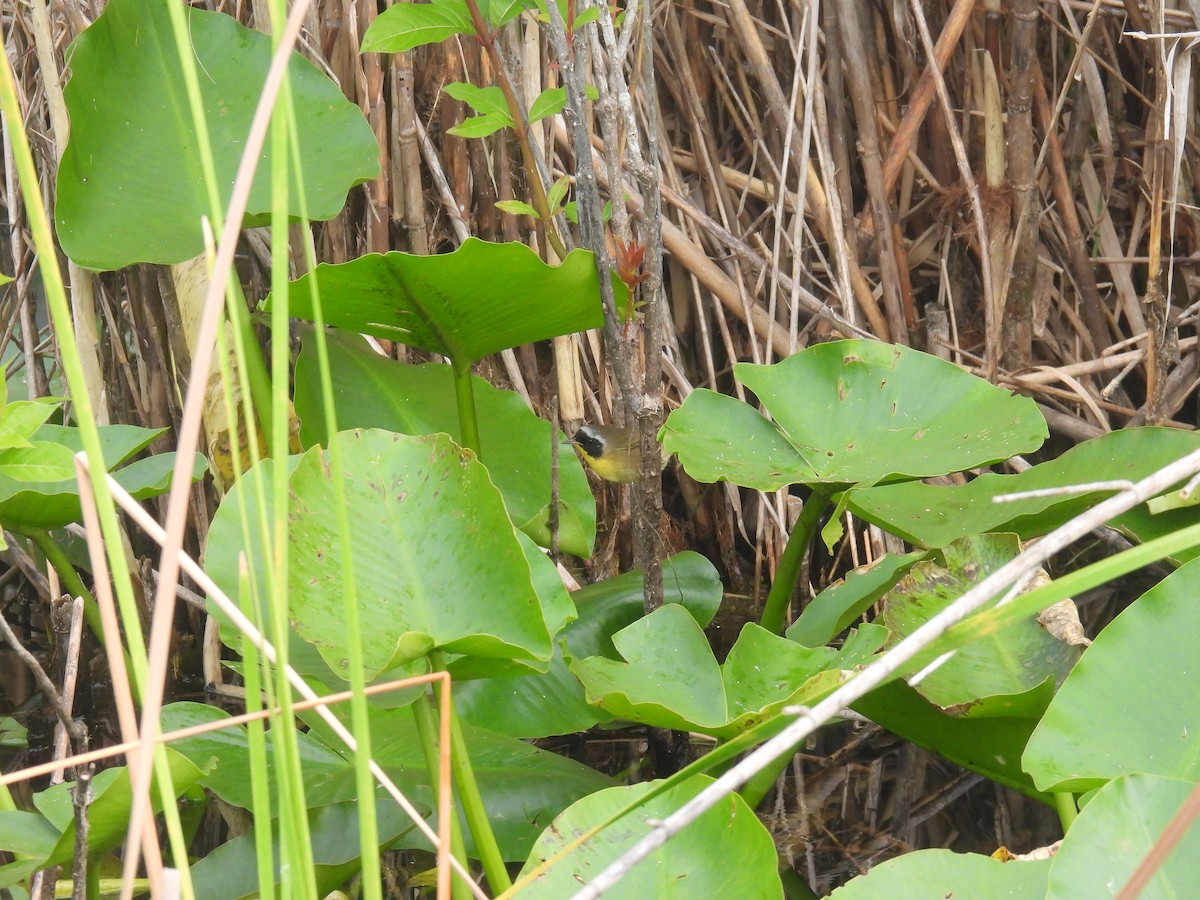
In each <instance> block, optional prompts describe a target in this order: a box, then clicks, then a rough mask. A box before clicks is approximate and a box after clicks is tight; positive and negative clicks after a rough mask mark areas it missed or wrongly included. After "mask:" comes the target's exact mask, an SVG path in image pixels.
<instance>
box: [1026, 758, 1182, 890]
mask: <svg viewBox="0 0 1200 900" xmlns="http://www.w3.org/2000/svg"><path fill="white" fill-rule="evenodd" d="M1195 787H1196V782H1195V780H1194V779H1191V778H1189V779H1186V780H1182V779H1175V778H1164V777H1162V776H1158V775H1143V774H1138V775H1123V776H1121V777H1120V778H1117V779H1114V780H1113V781H1112V782H1110V783H1109V784H1106V785H1105V786H1104V787H1102V788H1101V789H1100V790H1099V791H1097V792H1096V794H1095V796H1093V797H1092V798H1091V800H1090V801H1089V802H1088V804H1087V805H1086V806H1085V807H1083V809H1082V811H1081V812H1080V813H1079V818H1077V819H1076V820H1075V821H1074V822H1073V823H1071V828H1070V830H1069V831H1068V832H1067V834H1066V837H1064V838H1063V842H1062V845H1061V846H1060V847H1059V849H1058V853H1057V854H1056V855H1055V857H1054V861H1053V864H1052V865H1051V867H1050V881H1049V885H1048V889H1047V891H1046V894H1045V896H1046V897H1047V898H1049V900H1068V898H1076V897H1105V896H1107V897H1112V896H1116V894H1117V891H1119V890H1120V889H1121V887H1122V885H1124V884H1125V883H1126V882H1127V881H1128V880H1129V878H1130V876H1132V875H1133V873H1134V871H1135V870H1136V869H1137V867H1138V866H1139V865H1140V864H1141V862H1142V860H1143V859H1145V858H1146V856H1147V854H1149V853H1150V851H1151V850H1152V849H1154V847H1155V845H1156V843H1157V842H1158V841H1159V840H1160V836H1161V835H1162V833H1163V831H1164V830H1165V829H1166V827H1167V823H1168V822H1170V821H1171V819H1172V818H1173V817H1174V815H1175V814H1176V813H1177V812H1178V811H1179V808H1180V807H1181V806H1183V804H1184V803H1185V802H1186V801H1187V800H1188V799H1189V797H1191V795H1192V794H1193V792H1194V790H1195ZM1197 879H1200V829H1198V828H1195V827H1194V826H1193V827H1192V828H1189V829H1187V831H1186V833H1185V834H1184V835H1183V837H1182V838H1181V840H1180V842H1179V843H1178V844H1177V845H1176V846H1175V847H1174V848H1173V849H1172V851H1171V853H1170V854H1169V855H1168V856H1167V858H1166V859H1164V860H1163V861H1162V862H1161V864H1160V865H1159V866H1158V868H1157V869H1156V871H1155V873H1154V877H1153V879H1151V881H1150V883H1149V884H1148V885H1147V886H1146V888H1145V889H1144V890H1143V891H1142V892H1141V893H1140V894H1139V895H1138V896H1140V897H1142V898H1147V900H1148V898H1169V897H1190V896H1191V895H1192V892H1193V891H1194V890H1195V886H1196V883H1197Z"/></svg>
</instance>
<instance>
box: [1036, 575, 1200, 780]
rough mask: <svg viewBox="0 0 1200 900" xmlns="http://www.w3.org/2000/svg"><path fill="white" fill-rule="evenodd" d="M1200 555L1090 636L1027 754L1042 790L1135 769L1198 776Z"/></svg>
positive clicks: (1116, 774) (1194, 777)
mask: <svg viewBox="0 0 1200 900" xmlns="http://www.w3.org/2000/svg"><path fill="white" fill-rule="evenodd" d="M1198 594H1200V561H1195V562H1190V563H1188V564H1187V565H1186V566H1184V567H1183V568H1181V569H1179V570H1177V571H1175V572H1174V573H1172V574H1171V575H1170V576H1169V577H1167V578H1166V579H1164V580H1163V581H1162V582H1160V583H1159V584H1157V585H1155V586H1154V587H1153V588H1151V589H1150V590H1149V591H1147V592H1146V593H1145V594H1143V595H1142V596H1141V597H1140V598H1139V599H1138V600H1137V601H1136V602H1134V603H1133V604H1131V605H1130V606H1129V607H1128V608H1127V609H1125V610H1124V612H1122V613H1121V614H1120V615H1119V616H1117V618H1116V619H1115V620H1113V622H1112V623H1111V624H1109V626H1108V627H1107V628H1105V629H1104V630H1103V631H1102V632H1100V634H1099V635H1098V636H1097V637H1096V640H1095V643H1093V644H1092V646H1091V647H1089V648H1088V649H1087V652H1085V653H1084V654H1083V658H1082V659H1080V660H1079V664H1078V665H1077V666H1076V667H1075V670H1074V671H1073V672H1072V673H1071V674H1070V676H1069V677H1068V678H1067V680H1066V681H1065V682H1064V683H1063V686H1062V688H1061V689H1060V690H1059V692H1058V695H1057V696H1056V697H1055V698H1054V701H1053V702H1052V703H1051V704H1050V708H1049V709H1048V710H1047V711H1046V714H1045V716H1043V718H1042V721H1041V724H1040V725H1039V726H1038V728H1037V730H1036V731H1035V732H1034V734H1033V738H1032V739H1031V740H1030V742H1029V747H1028V749H1027V750H1026V751H1025V759H1024V764H1025V767H1026V769H1028V770H1029V773H1030V774H1031V775H1032V776H1033V778H1034V780H1035V781H1036V782H1037V783H1038V786H1039V787H1041V788H1043V789H1046V790H1050V789H1054V790H1069V791H1084V790H1089V789H1091V788H1094V787H1097V786H1099V785H1100V784H1103V783H1104V782H1105V781H1108V780H1109V779H1112V778H1116V777H1117V776H1119V775H1128V774H1133V773H1135V772H1142V773H1149V774H1153V775H1163V776H1170V777H1176V778H1187V779H1190V780H1192V781H1197V780H1200V742H1198V741H1196V739H1195V737H1194V736H1195V735H1197V734H1200V692H1197V690H1196V679H1197V676H1198V675H1200V662H1198V661H1197V653H1196V647H1197V644H1198V643H1200V603H1197V602H1196V600H1197V595H1198Z"/></svg>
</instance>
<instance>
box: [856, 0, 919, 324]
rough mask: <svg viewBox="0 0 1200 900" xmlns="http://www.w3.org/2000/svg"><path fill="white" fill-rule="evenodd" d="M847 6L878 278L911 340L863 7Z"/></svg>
mask: <svg viewBox="0 0 1200 900" xmlns="http://www.w3.org/2000/svg"><path fill="white" fill-rule="evenodd" d="M843 9H844V11H845V16H844V17H843V19H842V53H843V54H844V57H845V65H846V82H847V86H848V87H849V89H850V91H849V93H850V101H851V103H852V104H853V105H854V115H855V121H857V123H858V139H859V143H860V144H861V145H862V152H861V153H860V159H861V161H862V167H863V174H864V175H865V176H866V181H867V195H868V199H869V201H870V205H871V217H872V220H873V221H874V224H875V237H876V240H878V242H879V282H880V286H881V287H882V288H883V308H884V312H885V313H886V314H887V322H888V329H889V331H890V333H891V336H892V340H894V341H897V342H899V343H901V344H907V343H908V342H909V341H908V323H907V319H908V317H907V316H906V315H905V311H904V309H903V306H902V303H901V296H900V269H899V266H898V265H897V258H896V247H895V244H894V243H893V235H894V232H893V230H892V220H893V219H894V218H895V216H893V214H892V204H891V201H890V199H889V195H890V193H891V191H890V190H889V189H888V188H887V186H886V183H885V182H884V179H883V157H882V154H881V151H880V144H879V121H878V117H877V116H876V113H875V91H874V83H873V81H872V79H871V76H870V61H869V58H868V51H867V46H868V45H867V39H866V35H865V34H864V31H863V23H862V21H861V19H860V16H861V14H862V10H860V9H859V3H857V2H856V0H850V2H847V3H845V5H844V7H843Z"/></svg>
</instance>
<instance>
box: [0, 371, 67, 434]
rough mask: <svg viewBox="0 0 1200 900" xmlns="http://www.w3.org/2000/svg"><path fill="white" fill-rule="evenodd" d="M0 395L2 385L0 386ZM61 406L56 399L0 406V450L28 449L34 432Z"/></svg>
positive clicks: (40, 399) (47, 398)
mask: <svg viewBox="0 0 1200 900" xmlns="http://www.w3.org/2000/svg"><path fill="white" fill-rule="evenodd" d="M0 393H3V385H2V384H0ZM61 405H62V401H61V400H59V399H58V398H57V397H41V398H39V399H37V400H14V401H13V402H12V403H8V404H5V405H4V406H0V450H8V449H11V448H14V447H28V446H29V441H30V439H31V438H32V437H33V434H34V432H35V431H37V430H38V428H40V427H41V426H42V425H43V424H44V423H45V422H46V420H47V419H49V418H50V417H51V416H52V415H54V413H55V411H56V410H57V409H58V408H59V406H61Z"/></svg>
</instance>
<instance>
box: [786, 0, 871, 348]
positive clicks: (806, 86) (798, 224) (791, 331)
mask: <svg viewBox="0 0 1200 900" xmlns="http://www.w3.org/2000/svg"><path fill="white" fill-rule="evenodd" d="M805 15H806V16H807V17H808V21H807V22H806V23H805V24H807V26H808V27H807V28H804V27H801V29H800V34H801V35H805V34H807V35H808V43H807V47H806V49H805V52H806V53H807V55H808V74H807V76H806V77H805V78H803V79H802V78H801V76H800V68H801V67H800V59H801V58H800V57H799V56H798V58H797V59H796V79H795V81H794V83H793V85H792V95H793V103H794V98H795V94H796V93H797V92H799V91H800V90H801V89H802V88H803V90H804V114H803V117H802V123H801V126H800V154H799V155H800V158H801V159H802V160H803V161H804V167H803V172H802V173H801V175H800V183H799V185H798V186H797V188H796V193H797V195H798V196H801V197H803V196H805V195H806V194H807V193H808V179H809V175H810V173H811V172H812V165H811V162H812V153H811V151H812V144H813V130H814V127H813V126H814V115H815V113H814V108H815V100H814V95H815V91H814V90H813V86H814V85H815V84H816V83H817V81H819V80H820V73H819V71H818V69H817V59H818V56H819V54H818V53H817V33H818V30H819V29H820V21H821V12H820V2H819V0H813V2H812V3H811V4H810V5H809V6H808V7H807V9H806V10H805ZM793 108H794V106H793ZM793 121H794V117H793ZM789 128H790V125H789ZM818 158H820V151H818ZM785 160H786V157H785ZM784 193H785V192H784V191H780V194H781V195H782V194H784ZM776 216H777V217H778V218H779V221H780V222H782V221H783V207H782V201H781V203H780V206H779V208H777V209H776ZM792 229H793V231H792V241H791V243H792V246H791V253H792V290H791V293H790V301H791V304H790V309H789V313H790V315H789V320H788V339H789V341H790V342H791V345H792V352H793V353H795V352H796V351H797V350H798V349H799V340H798V329H799V316H798V314H799V312H800V267H801V252H800V250H801V243H800V242H801V239H802V237H803V235H804V233H805V230H806V229H805V224H804V216H803V215H802V214H801V215H796V216H793V218H792ZM830 230H831V231H834V230H836V226H834V225H833V220H832V218H831V219H830ZM831 237H832V235H831ZM835 252H836V251H835ZM835 259H837V258H836V257H835ZM838 261H839V263H840V262H841V261H840V260H838ZM842 274H844V273H843V272H842V271H841V269H840V268H839V271H838V275H839V276H841V275H842ZM847 296H849V295H847ZM851 309H853V305H851Z"/></svg>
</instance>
